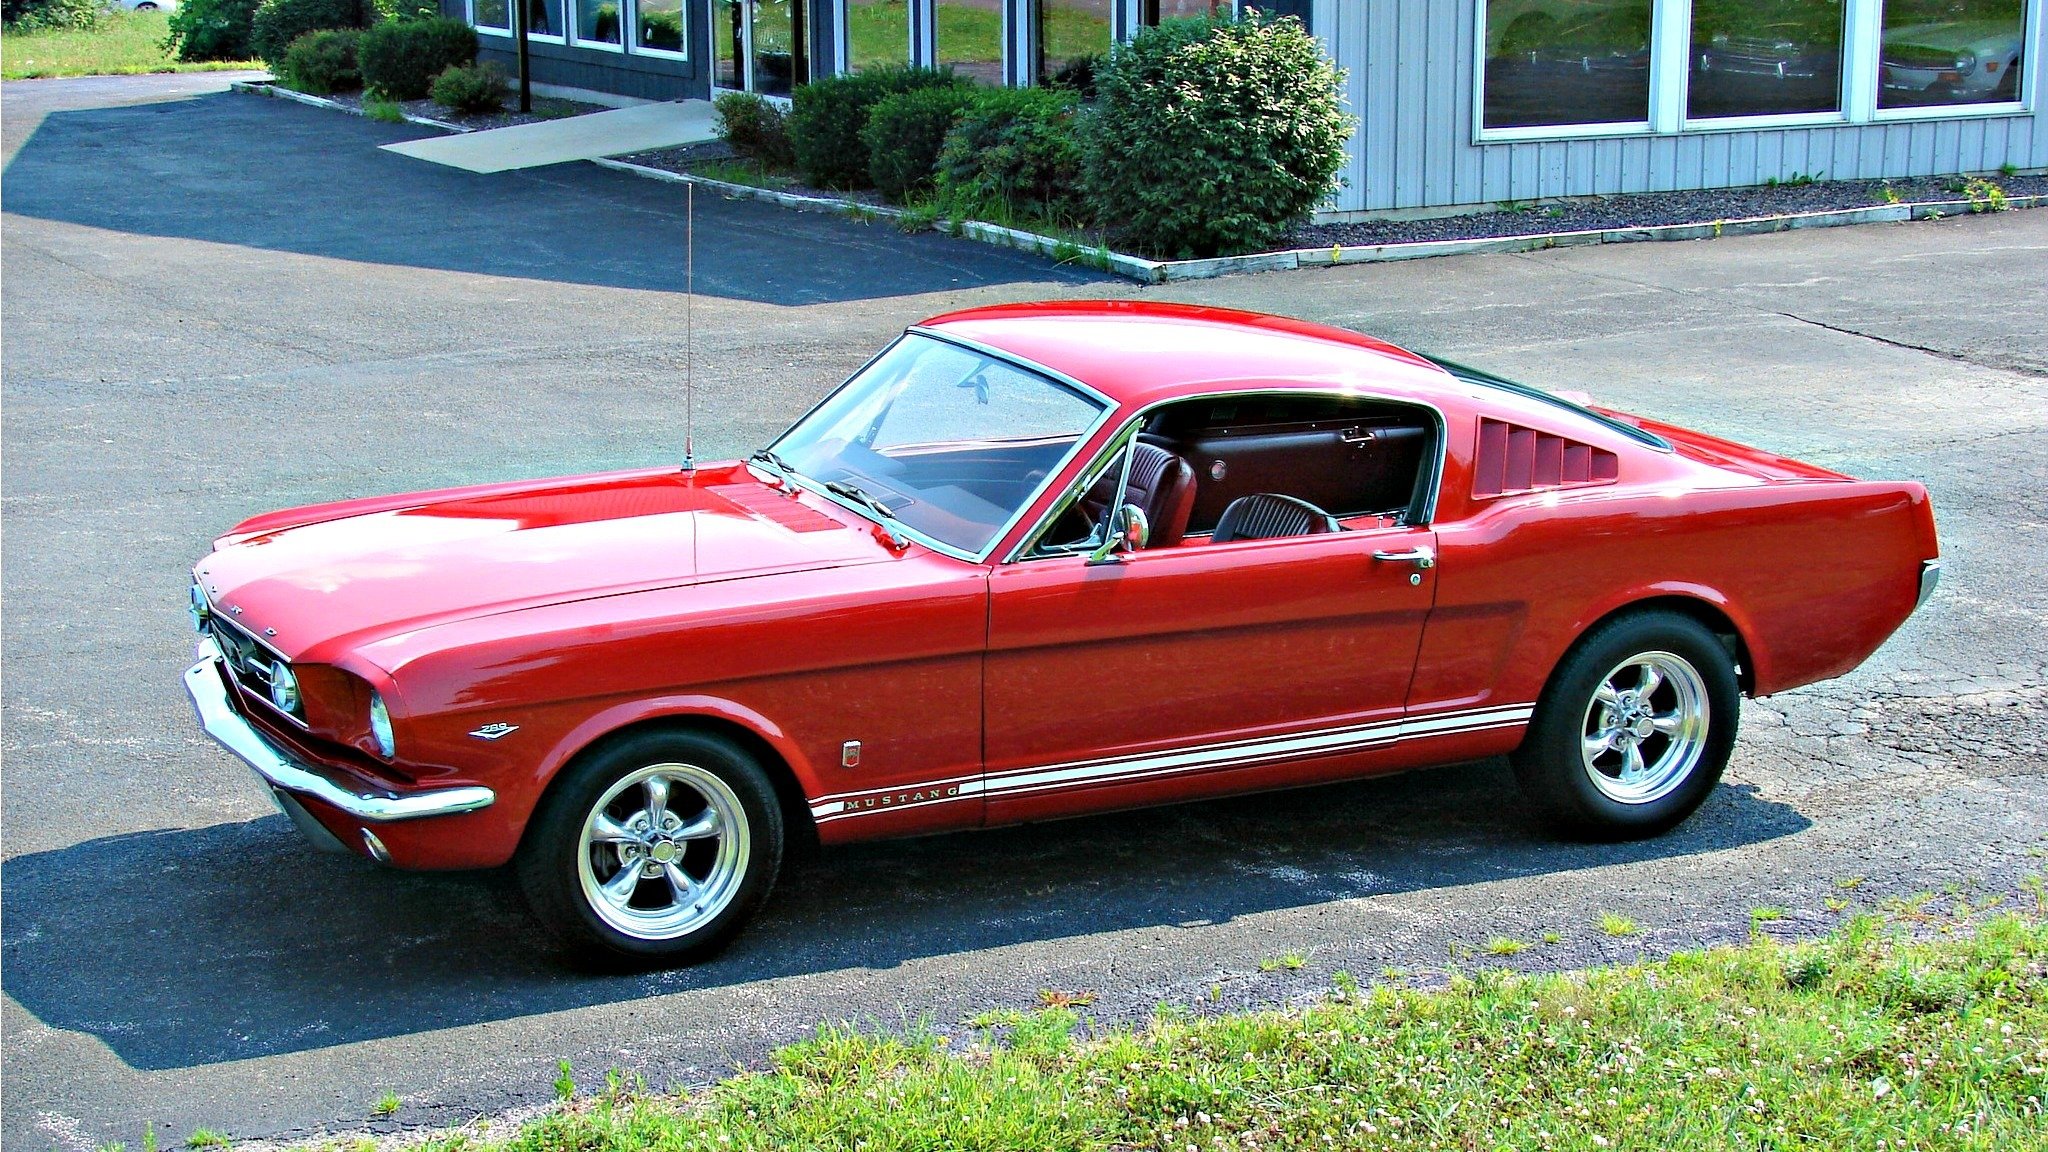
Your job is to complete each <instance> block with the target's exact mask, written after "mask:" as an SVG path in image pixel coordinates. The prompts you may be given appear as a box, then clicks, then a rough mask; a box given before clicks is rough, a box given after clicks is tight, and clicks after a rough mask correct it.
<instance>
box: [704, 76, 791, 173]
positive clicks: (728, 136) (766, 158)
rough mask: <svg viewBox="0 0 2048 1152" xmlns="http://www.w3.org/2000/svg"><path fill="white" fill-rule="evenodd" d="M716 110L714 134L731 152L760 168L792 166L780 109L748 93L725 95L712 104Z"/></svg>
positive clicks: (786, 127) (786, 128) (787, 167)
mask: <svg viewBox="0 0 2048 1152" xmlns="http://www.w3.org/2000/svg"><path fill="white" fill-rule="evenodd" d="M714 106H715V107H716V108H717V109H718V134H719V135H720V136H723V137H724V138H725V142H726V143H727V144H730V145H732V150H733V151H734V152H737V153H739V154H740V155H742V156H745V157H747V158H748V159H750V160H758V161H760V163H761V166H762V167H764V168H776V169H789V168H794V167H796V152H795V151H793V150H792V149H791V148H790V145H789V118H788V117H787V116H785V115H784V114H783V111H782V109H781V108H780V107H779V106H777V105H775V104H772V103H770V102H769V101H767V100H764V99H762V98H761V97H759V96H756V95H754V94H753V93H751V92H727V93H724V94H722V95H721V96H719V98H718V102H717V104H716V105H714Z"/></svg>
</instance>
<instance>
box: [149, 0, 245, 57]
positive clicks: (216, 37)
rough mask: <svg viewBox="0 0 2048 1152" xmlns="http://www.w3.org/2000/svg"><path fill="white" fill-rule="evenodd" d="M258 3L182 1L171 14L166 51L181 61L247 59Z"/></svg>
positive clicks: (208, 0) (210, 0)
mask: <svg viewBox="0 0 2048 1152" xmlns="http://www.w3.org/2000/svg"><path fill="white" fill-rule="evenodd" d="M256 3H257V0H183V2H182V3H180V4H179V5H178V10H177V11H175V12H173V13H171V19H170V33H169V35H167V36H165V37H164V48H165V50H166V51H171V52H176V53H177V54H178V59H180V60H186V61H196V60H247V59H248V58H249V25H250V23H251V22H252V21H253V20H254V19H255V18H256Z"/></svg>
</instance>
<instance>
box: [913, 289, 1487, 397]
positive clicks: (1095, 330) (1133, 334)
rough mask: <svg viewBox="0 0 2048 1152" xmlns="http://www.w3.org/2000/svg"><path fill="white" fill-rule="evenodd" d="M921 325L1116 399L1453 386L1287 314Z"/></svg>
mask: <svg viewBox="0 0 2048 1152" xmlns="http://www.w3.org/2000/svg"><path fill="white" fill-rule="evenodd" d="M919 327H921V328H928V329H932V330H934V331H937V332H940V333H943V334H945V335H948V336H953V337H957V338H960V339H964V340H968V341H971V342H973V343H975V344H980V345H983V346H985V347H988V348H993V349H996V350H997V351H1000V352H1004V353H1007V354H1009V355H1011V356H1014V357H1017V358H1019V359H1022V360H1026V361H1029V362H1030V363H1033V364H1036V365H1039V366H1040V367H1043V368H1048V369H1051V370H1052V371H1054V372H1057V373H1060V374H1061V375H1064V376H1067V377H1070V378H1072V379H1074V380H1078V381H1080V382H1081V383H1083V384H1086V385H1088V386H1089V387H1091V388H1094V389H1095V390H1096V391H1098V392H1101V393H1102V394H1103V395H1105V396H1108V397H1109V398H1110V399H1111V400H1114V401H1116V402H1117V403H1118V404H1120V405H1124V404H1151V403H1155V402H1158V401H1161V400H1170V399H1174V398H1176V397H1179V396H1199V395H1201V394H1202V393H1204V392H1208V391H1212V390H1215V389H1217V388H1221V387H1241V386H1248V385H1249V386H1256V387H1259V388H1269V387H1271V388H1287V387H1290V386H1300V387H1303V388H1318V389H1330V388H1370V389H1371V390H1372V391H1373V392H1374V393H1376V394H1379V395H1382V396H1386V397H1388V398H1390V399H1398V398H1400V397H1403V396H1407V397H1411V398H1414V399H1417V400H1425V401H1429V400H1435V399H1438V398H1441V397H1443V396H1446V395H1449V394H1453V393H1456V392H1459V391H1461V390H1460V389H1459V387H1458V384H1457V381H1455V380H1454V379H1453V378H1452V377H1451V376H1450V375H1449V374H1448V373H1447V372H1445V371H1444V370H1443V369H1442V368H1440V367H1438V366H1437V365H1435V364H1433V363H1431V362H1430V361H1428V360H1426V359H1424V358H1423V357H1421V356H1418V355H1416V354H1415V353H1413V352H1409V351H1408V350H1406V349H1404V348H1398V347H1395V346H1394V345H1392V344H1389V343H1387V342H1386V341H1384V340H1377V339H1374V338H1373V337H1371V336H1365V335H1361V334H1360V333H1357V332H1351V331H1348V330H1346V329H1343V328H1335V327H1331V326H1330V325H1327V324H1314V323H1310V322H1309V321H1306V320H1294V319H1289V318H1287V317H1284V316H1267V315H1264V314H1262V313H1258V312H1240V311H1238V310H1236V309H1231V308H1209V307H1202V306H1198V305H1191V304H1166V303H1158V302H1153V301H1137V300H1062V301H1045V302H1040V303H1030V304H1000V305H995V306H992V307H987V308H970V309H966V310H963V311H958V312H948V313H945V314H943V315H940V316H934V317H932V318H931V319H929V320H926V321H925V322H924V323H923V324H922V325H919Z"/></svg>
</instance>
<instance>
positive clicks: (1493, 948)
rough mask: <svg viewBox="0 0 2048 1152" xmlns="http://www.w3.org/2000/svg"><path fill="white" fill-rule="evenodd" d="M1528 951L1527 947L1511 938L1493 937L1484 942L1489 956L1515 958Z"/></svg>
mask: <svg viewBox="0 0 2048 1152" xmlns="http://www.w3.org/2000/svg"><path fill="white" fill-rule="evenodd" d="M1528 950H1529V946H1528V945H1527V944H1524V943H1523V942H1522V941H1520V940H1517V939H1515V938H1514V937H1512V936H1495V937H1494V938H1493V939H1491V940H1488V941H1487V942H1486V954H1487V955H1489V956H1516V955H1519V954H1521V953H1523V952H1526V951H1528Z"/></svg>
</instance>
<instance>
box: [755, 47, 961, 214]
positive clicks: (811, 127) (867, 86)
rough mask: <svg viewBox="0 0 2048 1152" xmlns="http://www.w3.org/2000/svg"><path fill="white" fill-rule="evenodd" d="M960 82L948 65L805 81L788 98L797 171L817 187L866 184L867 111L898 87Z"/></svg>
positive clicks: (899, 89)
mask: <svg viewBox="0 0 2048 1152" xmlns="http://www.w3.org/2000/svg"><path fill="white" fill-rule="evenodd" d="M958 83H961V81H959V80H956V79H954V77H953V70H952V69H950V68H873V69H869V70H868V71H866V72H854V73H850V74H848V75H844V76H827V77H825V78H824V79H822V80H814V81H812V82H811V83H809V84H805V85H804V86H802V87H800V88H798V89H797V90H796V93H795V95H793V96H792V97H790V108H789V143H790V147H791V148H792V149H793V150H794V151H795V153H796V166H797V170H798V171H800V172H802V173H803V176H804V180H805V181H806V182H808V183H809V184H811V185H812V186H814V187H818V188H865V187H867V183H868V146H867V143H866V141H864V140H862V139H861V136H860V132H861V129H862V128H865V127H867V123H868V113H870V112H872V111H873V110H874V107H875V105H877V104H880V103H881V102H882V101H883V100H885V99H887V98H888V97H890V96H893V95H895V94H896V93H898V92H911V91H915V90H916V89H919V88H941V87H950V86H952V85H955V84H958Z"/></svg>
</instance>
